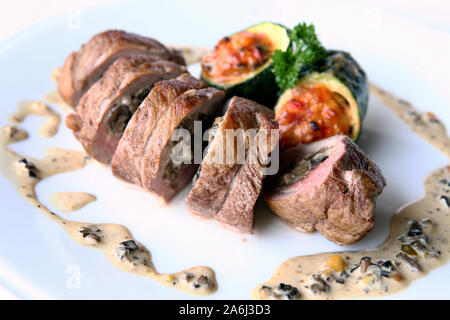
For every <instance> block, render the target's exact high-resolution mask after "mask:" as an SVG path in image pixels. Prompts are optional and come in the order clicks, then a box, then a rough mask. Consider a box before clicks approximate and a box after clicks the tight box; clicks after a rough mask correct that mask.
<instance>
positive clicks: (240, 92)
mask: <svg viewBox="0 0 450 320" xmlns="http://www.w3.org/2000/svg"><path fill="white" fill-rule="evenodd" d="M263 23H270V24H273V25H276V26H279V27H281V28H283V29H285V30H286V34H288V33H289V30H290V29H289V28H287V27H285V26H284V25H282V24H280V23H274V22H268V21H264V22H261V23H259V24H263ZM259 24H257V25H259ZM257 25H252V26H250V27H248V28H247V29H244V30H241V31H245V30H248V29H250V28H252V27H254V26H257ZM289 46H291V43H289ZM289 46H288V47H289ZM272 66H273V63H271V64H269V65H268V66H266V68H265V69H264V70H262V71H261V72H259V73H258V74H257V75H256V76H254V77H252V78H250V79H248V80H244V81H243V82H241V83H238V84H235V85H233V86H232V87H229V88H224V87H223V86H220V85H217V84H215V83H214V82H212V81H210V80H208V79H206V78H205V77H203V76H201V77H200V78H201V79H202V80H203V81H204V82H205V83H206V84H207V85H208V86H210V87H214V88H217V89H219V90H223V91H225V94H226V97H225V99H229V98H232V97H234V96H239V97H243V98H247V99H251V100H253V101H255V102H258V103H260V104H263V105H265V106H266V107H268V108H271V109H273V108H274V107H275V104H276V102H277V100H278V98H279V96H280V92H279V89H278V85H277V83H276V81H275V76H274V74H273V72H272Z"/></svg>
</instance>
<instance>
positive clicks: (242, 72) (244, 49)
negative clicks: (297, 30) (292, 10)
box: [201, 22, 290, 106]
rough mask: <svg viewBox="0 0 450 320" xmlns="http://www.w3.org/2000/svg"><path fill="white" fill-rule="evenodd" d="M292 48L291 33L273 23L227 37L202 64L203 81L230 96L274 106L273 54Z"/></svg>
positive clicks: (265, 23)
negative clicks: (290, 45)
mask: <svg viewBox="0 0 450 320" xmlns="http://www.w3.org/2000/svg"><path fill="white" fill-rule="evenodd" d="M289 44H290V39H289V35H288V30H287V29H286V28H285V27H283V26H281V25H279V24H274V23H270V22H263V23H261V24H258V25H255V26H252V27H250V28H247V29H245V30H244V31H241V32H237V33H235V34H233V35H231V36H229V37H224V38H223V39H221V40H220V41H219V43H218V44H217V45H216V47H215V49H214V50H213V51H212V52H211V53H209V54H208V55H206V56H205V57H204V58H203V59H202V62H201V67H202V74H201V78H202V80H203V81H205V82H206V83H207V84H208V85H210V86H213V87H216V88H219V89H221V90H224V91H226V93H227V96H228V97H231V96H234V95H237V96H241V97H246V98H249V99H252V100H254V101H257V102H260V103H262V104H266V105H269V106H273V105H274V104H275V102H276V99H277V93H278V92H277V91H278V88H277V85H276V83H275V78H274V75H273V73H272V71H271V66H272V58H271V56H272V54H273V53H274V52H275V50H281V51H285V50H286V49H287V48H288V47H289Z"/></svg>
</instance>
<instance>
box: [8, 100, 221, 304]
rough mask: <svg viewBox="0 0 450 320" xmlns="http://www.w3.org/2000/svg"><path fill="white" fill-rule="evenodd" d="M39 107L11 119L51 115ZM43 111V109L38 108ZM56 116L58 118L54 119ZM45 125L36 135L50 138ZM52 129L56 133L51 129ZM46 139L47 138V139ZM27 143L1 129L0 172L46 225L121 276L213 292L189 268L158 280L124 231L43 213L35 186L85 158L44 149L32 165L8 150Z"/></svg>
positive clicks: (203, 276) (207, 280) (204, 271)
mask: <svg viewBox="0 0 450 320" xmlns="http://www.w3.org/2000/svg"><path fill="white" fill-rule="evenodd" d="M31 105H41V103H40V102H31V103H30V104H29V103H27V104H26V105H25V106H26V107H23V104H21V105H20V106H19V111H18V112H17V113H15V114H14V115H13V119H23V118H24V117H26V116H27V115H29V114H36V115H40V116H48V115H51V117H52V119H54V118H56V117H54V114H56V112H54V111H53V110H51V109H50V107H48V106H46V107H45V109H43V110H44V111H45V112H41V111H39V112H37V111H36V109H38V110H41V107H39V108H35V107H30V106H31ZM42 105H43V104H42ZM58 116H59V115H58ZM52 119H50V120H49V121H48V122H51V124H52V126H50V125H49V123H48V122H47V123H46V124H45V125H44V127H43V128H44V129H43V128H41V129H40V132H48V131H51V132H55V133H56V130H57V124H58V125H59V122H58V123H56V121H53V120H52ZM53 126H56V129H55V128H54V127H53ZM47 136H48V135H47ZM27 137H28V134H27V132H26V131H24V130H23V129H20V128H18V127H16V126H5V127H3V128H2V130H1V141H0V148H1V151H0V171H1V173H2V174H3V176H4V177H5V178H7V179H8V180H9V181H10V182H11V183H12V184H13V185H14V186H15V187H16V189H17V190H18V192H19V193H20V195H22V196H23V197H24V198H25V199H26V200H27V201H29V202H30V203H31V204H32V205H33V206H35V207H36V208H37V209H39V210H40V211H41V212H43V213H44V214H45V215H46V216H47V217H49V218H50V219H51V220H53V221H54V222H56V223H57V224H59V225H60V226H61V227H62V228H63V229H64V230H65V231H66V232H67V233H68V234H69V235H70V236H71V237H72V239H74V240H75V241H77V242H78V243H80V244H82V245H85V246H89V247H92V248H96V249H99V250H101V251H103V253H104V254H105V255H106V256H107V257H108V259H109V260H110V261H111V262H112V263H113V264H114V265H115V266H117V267H119V268H120V269H122V270H125V271H128V272H131V273H134V274H138V275H142V276H147V277H150V278H152V279H153V280H155V281H157V282H159V283H161V284H163V285H166V286H169V287H174V288H177V289H181V290H184V291H187V292H189V293H192V294H198V295H207V294H212V293H214V292H215V291H216V289H217V283H216V279H215V274H214V271H213V270H212V269H211V268H209V267H205V266H198V267H193V268H190V269H187V270H183V271H179V272H175V273H170V274H161V273H158V272H157V271H156V269H155V267H154V266H153V263H152V261H151V256H150V252H149V251H148V250H147V248H145V247H144V246H143V245H142V244H141V243H139V242H138V241H137V240H135V239H134V238H133V236H132V235H131V233H130V232H129V231H128V229H127V228H126V227H124V226H122V225H118V224H106V223H99V224H90V223H83V222H75V221H70V220H67V219H64V218H62V217H60V216H59V215H57V214H56V213H55V212H52V211H51V210H49V209H48V208H47V207H46V206H45V205H44V204H43V203H41V202H40V201H39V199H38V197H37V195H36V190H35V187H36V185H37V184H38V183H39V182H40V181H42V180H44V179H46V178H49V177H51V176H53V175H56V174H61V173H64V172H69V171H73V170H77V169H81V168H83V167H84V166H85V165H86V163H87V161H88V160H89V157H88V156H86V154H85V153H84V152H81V151H75V150H64V149H56V148H53V149H47V150H46V151H45V156H44V158H43V159H35V158H31V157H28V156H25V155H21V154H19V153H16V152H14V151H12V150H11V149H10V148H9V144H11V143H14V142H19V141H22V140H24V139H26V138H27Z"/></svg>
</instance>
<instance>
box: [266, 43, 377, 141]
mask: <svg viewBox="0 0 450 320" xmlns="http://www.w3.org/2000/svg"><path fill="white" fill-rule="evenodd" d="M367 103H368V83H367V77H366V74H365V72H364V71H363V70H362V69H361V67H360V66H359V65H358V63H357V62H356V61H355V60H354V59H353V58H352V57H351V56H350V54H348V53H346V52H343V51H328V55H327V58H326V60H325V61H324V62H323V63H322V64H321V65H320V66H318V67H317V68H316V71H311V72H310V73H309V74H307V75H304V76H302V77H300V79H299V80H298V81H297V83H296V84H295V86H294V87H293V88H289V89H286V90H285V91H284V92H283V94H282V95H281V96H280V98H279V99H278V102H277V105H276V107H275V115H276V119H277V120H278V122H279V124H280V136H281V140H280V146H281V147H282V148H286V147H290V146H294V145H297V144H298V143H311V142H314V141H317V140H320V139H324V138H327V137H330V136H333V135H337V134H345V135H348V136H349V137H351V138H352V139H353V140H355V141H356V140H357V139H358V137H359V134H360V132H361V123H362V120H363V118H364V116H365V114H366V110H367Z"/></svg>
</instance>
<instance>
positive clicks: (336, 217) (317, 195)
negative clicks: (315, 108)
mask: <svg viewBox="0 0 450 320" xmlns="http://www.w3.org/2000/svg"><path fill="white" fill-rule="evenodd" d="M280 159H281V163H280V174H279V175H278V176H277V177H276V178H274V179H272V180H271V181H268V182H267V184H266V186H265V190H264V199H265V201H266V203H267V205H268V206H269V207H270V208H271V209H272V211H273V212H275V213H276V214H277V215H279V216H280V217H282V218H283V219H285V220H286V221H288V222H289V223H290V224H291V225H292V226H294V227H296V228H298V229H302V230H304V231H314V230H318V231H319V232H320V233H321V234H322V235H324V236H325V237H326V238H327V239H329V240H331V241H334V242H336V243H337V244H340V245H345V244H351V243H354V242H356V241H358V240H360V239H361V238H363V237H364V236H365V235H366V234H367V233H368V232H369V231H370V230H372V228H373V225H374V222H375V218H374V214H375V200H376V198H377V197H378V195H380V194H381V192H382V191H383V188H384V187H385V186H386V181H385V178H384V177H383V174H382V173H381V170H380V169H379V168H378V166H377V165H376V164H375V163H373V162H372V161H371V160H370V159H369V157H368V156H367V155H366V154H365V153H364V152H363V151H362V150H361V149H360V148H359V147H358V146H357V145H356V144H355V143H354V142H353V141H352V139H350V138H349V137H347V136H343V135H338V136H333V137H330V138H327V139H324V140H320V141H318V142H314V143H311V144H309V145H299V146H297V147H294V148H290V149H287V150H286V151H284V152H283V153H282V154H281V155H280Z"/></svg>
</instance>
